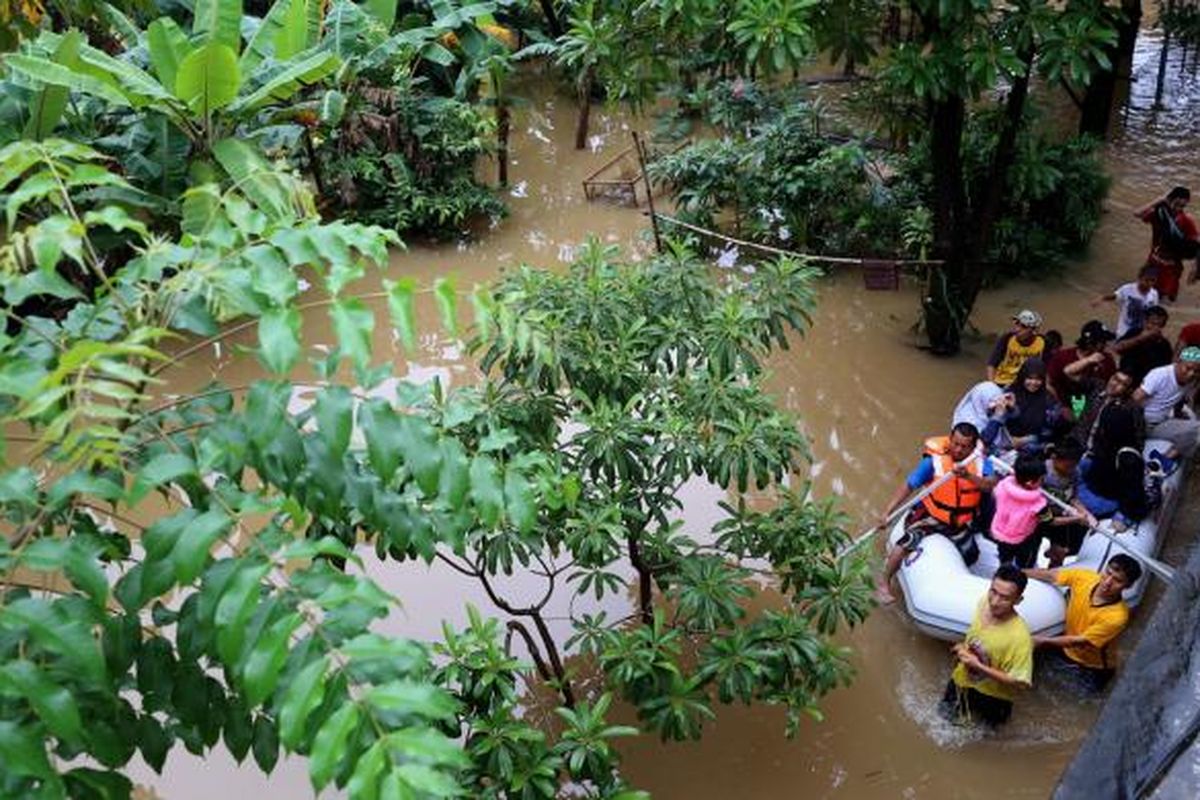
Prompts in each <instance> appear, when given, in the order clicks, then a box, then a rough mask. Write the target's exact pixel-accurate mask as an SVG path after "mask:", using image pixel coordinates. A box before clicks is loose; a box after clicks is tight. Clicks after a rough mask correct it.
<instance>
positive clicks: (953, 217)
mask: <svg viewBox="0 0 1200 800" xmlns="http://www.w3.org/2000/svg"><path fill="white" fill-rule="evenodd" d="M929 117H930V151H931V166H932V172H933V175H932V177H933V209H932V211H933V255H934V258H936V259H940V260H941V261H942V262H943V263H942V265H941V266H940V267H935V268H934V269H933V270H932V271H931V273H930V278H929V287H928V291H927V293H926V296H925V298H924V301H923V305H924V309H925V331H926V335H927V336H928V338H929V346H930V349H931V350H932V351H933V352H934V353H936V354H938V355H953V354H955V353H957V352H958V350H959V344H960V337H961V333H962V328H963V324H964V323H965V317H964V315H963V309H962V308H961V303H960V299H959V298H960V294H961V289H962V284H963V277H964V271H965V269H966V267H965V262H964V255H965V249H966V248H965V247H964V245H965V241H964V238H965V237H964V235H963V233H964V223H965V221H966V220H965V216H966V209H965V203H966V198H965V193H964V191H963V164H962V134H963V126H964V125H965V123H966V103H965V102H964V100H963V98H961V97H957V96H954V95H951V96H949V97H947V98H946V99H945V100H942V101H939V102H934V103H930V114H929Z"/></svg>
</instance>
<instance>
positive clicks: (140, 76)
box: [79, 44, 179, 111]
mask: <svg viewBox="0 0 1200 800" xmlns="http://www.w3.org/2000/svg"><path fill="white" fill-rule="evenodd" d="M79 60H80V61H81V62H83V63H82V66H81V67H80V71H81V72H83V73H85V74H87V75H89V76H91V77H92V78H95V79H96V80H99V81H102V82H104V83H107V84H109V85H110V86H112V87H114V88H116V89H119V90H120V91H121V93H122V94H123V95H124V96H125V97H126V98H128V101H129V103H131V104H132V105H133V106H134V107H135V108H142V107H143V106H147V105H156V106H157V107H158V108H159V109H160V110H175V111H178V110H179V108H178V106H179V104H178V102H177V101H176V100H175V95H174V94H172V93H171V87H169V86H164V85H163V84H162V83H159V82H158V81H157V80H155V79H154V76H152V75H151V74H150V73H148V72H146V71H144V70H142V69H139V68H138V67H135V66H134V65H133V64H131V63H129V62H128V61H122V60H121V59H119V58H113V57H112V56H110V55H109V54H108V53H106V52H104V51H103V50H99V49H97V48H95V47H92V46H91V45H86V44H85V45H83V46H82V47H81V48H79Z"/></svg>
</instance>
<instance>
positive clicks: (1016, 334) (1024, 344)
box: [987, 308, 1046, 387]
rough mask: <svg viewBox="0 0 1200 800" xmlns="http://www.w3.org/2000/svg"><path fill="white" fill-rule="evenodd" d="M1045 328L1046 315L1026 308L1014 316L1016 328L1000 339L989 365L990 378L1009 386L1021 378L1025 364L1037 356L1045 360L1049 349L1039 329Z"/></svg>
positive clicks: (990, 357) (988, 377) (988, 373)
mask: <svg viewBox="0 0 1200 800" xmlns="http://www.w3.org/2000/svg"><path fill="white" fill-rule="evenodd" d="M1040 327H1042V315H1041V314H1039V313H1037V312H1036V311H1034V310H1032V309H1029V308H1026V309H1025V310H1023V311H1021V312H1020V313H1018V314H1016V315H1014V316H1013V329H1012V330H1011V331H1009V332H1008V333H1006V334H1004V335H1003V336H1001V337H1000V338H999V339H997V340H996V346H995V347H993V348H992V354H991V355H990V356H989V357H988V362H987V379H988V380H989V381H992V382H993V383H995V384H996V385H998V386H1004V387H1007V386H1008V385H1009V384H1011V383H1012V382H1013V381H1014V380H1016V379H1017V373H1018V372H1020V371H1021V365H1022V364H1024V363H1025V361H1026V360H1027V359H1030V358H1033V357H1034V356H1037V357H1039V358H1040V357H1041V356H1042V354H1043V353H1044V352H1045V350H1046V339H1045V337H1043V336H1042V335H1041V334H1040V333H1038V328H1040Z"/></svg>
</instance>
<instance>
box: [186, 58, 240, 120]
mask: <svg viewBox="0 0 1200 800" xmlns="http://www.w3.org/2000/svg"><path fill="white" fill-rule="evenodd" d="M240 83H241V75H240V73H239V72H238V63H237V54H236V53H234V52H233V49H232V48H230V47H229V46H228V45H224V44H219V43H216V42H209V43H207V44H205V45H203V46H202V47H198V48H196V49H195V50H193V51H192V52H191V53H188V55H187V58H185V59H183V61H182V62H181V63H180V65H179V73H178V74H177V75H176V77H175V96H176V97H178V98H179V99H180V100H182V101H183V102H185V103H187V105H188V108H190V109H191V110H192V113H194V114H198V115H200V116H204V117H207V116H208V115H209V114H211V113H212V112H213V111H216V110H217V109H220V108H224V107H225V106H227V105H229V104H230V103H232V102H233V101H234V99H236V98H237V92H238V86H239V85H240Z"/></svg>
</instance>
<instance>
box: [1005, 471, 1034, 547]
mask: <svg viewBox="0 0 1200 800" xmlns="http://www.w3.org/2000/svg"><path fill="white" fill-rule="evenodd" d="M992 497H994V498H995V500H996V516H994V517H992V538H993V539H995V540H996V541H997V542H1004V543H1005V544H1020V543H1021V542H1023V541H1025V540H1026V539H1028V538H1029V536H1030V534H1032V533H1033V531H1034V529H1035V528H1037V524H1038V514H1040V513H1041V511H1042V509H1043V508H1045V507H1046V498H1045V496H1044V495H1043V494H1042V490H1041V489H1026V488H1025V487H1024V486H1022V485H1021V484H1019V483H1017V479H1016V478H1014V477H1013V476H1011V475H1009V476H1008V477H1007V478H1005V479H1004V480H1002V481H1000V482H999V483H997V484H996V488H995V489H993V490H992Z"/></svg>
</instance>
